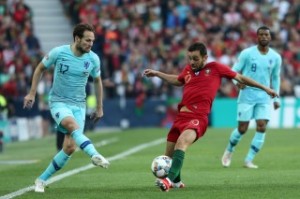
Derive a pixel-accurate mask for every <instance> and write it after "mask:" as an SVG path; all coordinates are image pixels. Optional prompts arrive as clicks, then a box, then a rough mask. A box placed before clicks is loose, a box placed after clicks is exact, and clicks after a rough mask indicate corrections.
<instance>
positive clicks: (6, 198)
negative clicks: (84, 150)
mask: <svg viewBox="0 0 300 199" xmlns="http://www.w3.org/2000/svg"><path fill="white" fill-rule="evenodd" d="M165 140H166V139H165V138H161V139H158V140H154V141H152V142H147V143H144V144H141V145H138V146H135V147H133V148H131V149H129V150H127V151H124V152H122V153H119V154H117V155H114V156H111V157H109V158H107V159H108V160H109V161H114V160H118V159H121V158H124V157H127V156H129V155H132V154H134V153H137V152H139V151H141V150H143V149H146V148H149V147H152V146H156V145H159V144H161V143H164V142H165ZM94 167H95V166H94V165H93V164H88V165H86V166H83V167H79V168H77V169H73V170H70V171H67V172H65V173H62V174H59V175H57V176H54V177H53V178H51V179H50V180H48V181H47V184H52V183H53V182H57V181H59V180H61V179H64V178H66V177H69V176H72V175H74V174H77V173H80V172H82V171H86V170H89V169H91V168H94ZM32 190H34V186H30V187H25V188H23V189H20V190H18V191H15V192H12V193H9V194H7V195H4V196H1V197H0V199H10V198H14V197H16V196H20V195H22V194H24V193H26V192H29V191H32Z"/></svg>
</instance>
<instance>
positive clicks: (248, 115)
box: [237, 103, 271, 122]
mask: <svg viewBox="0 0 300 199" xmlns="http://www.w3.org/2000/svg"><path fill="white" fill-rule="evenodd" d="M270 118H271V105H270V104H246V103H239V104H238V106H237V120H238V121H242V122H246V121H250V120H251V119H255V120H270Z"/></svg>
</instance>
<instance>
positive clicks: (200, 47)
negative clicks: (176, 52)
mask: <svg viewBox="0 0 300 199" xmlns="http://www.w3.org/2000/svg"><path fill="white" fill-rule="evenodd" d="M188 51H189V52H192V51H199V52H200V55H201V56H205V55H207V50H206V46H205V45H204V44H203V43H201V42H196V43H193V44H192V45H190V46H189V48H188Z"/></svg>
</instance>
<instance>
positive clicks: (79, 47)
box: [76, 45, 90, 54]
mask: <svg viewBox="0 0 300 199" xmlns="http://www.w3.org/2000/svg"><path fill="white" fill-rule="evenodd" d="M76 49H77V50H78V52H80V53H81V54H84V53H88V52H90V49H89V50H85V49H84V48H82V47H81V46H79V45H77V46H76Z"/></svg>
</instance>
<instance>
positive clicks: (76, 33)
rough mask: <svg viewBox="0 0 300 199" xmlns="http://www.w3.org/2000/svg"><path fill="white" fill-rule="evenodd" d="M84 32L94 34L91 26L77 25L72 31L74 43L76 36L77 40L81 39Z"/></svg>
mask: <svg viewBox="0 0 300 199" xmlns="http://www.w3.org/2000/svg"><path fill="white" fill-rule="evenodd" d="M84 31H91V32H93V33H95V30H94V27H93V26H91V25H89V24H86V23H80V24H77V25H76V26H75V27H74V30H73V39H74V41H75V37H76V36H78V37H79V38H82V37H83V33H84Z"/></svg>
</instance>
